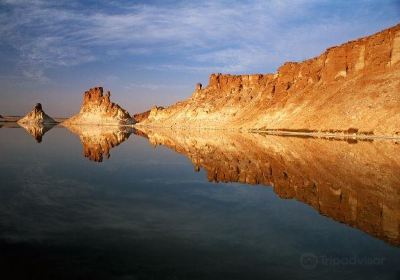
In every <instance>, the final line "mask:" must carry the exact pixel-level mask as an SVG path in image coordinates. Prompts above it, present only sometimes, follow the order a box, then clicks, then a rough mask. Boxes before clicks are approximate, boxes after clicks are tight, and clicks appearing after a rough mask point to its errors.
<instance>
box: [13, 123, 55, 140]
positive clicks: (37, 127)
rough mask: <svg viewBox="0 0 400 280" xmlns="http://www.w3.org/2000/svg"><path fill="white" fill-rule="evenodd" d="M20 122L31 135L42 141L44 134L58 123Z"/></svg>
mask: <svg viewBox="0 0 400 280" xmlns="http://www.w3.org/2000/svg"><path fill="white" fill-rule="evenodd" d="M18 124H19V125H20V126H21V127H22V128H24V129H25V130H26V132H28V133H29V134H30V135H32V137H33V138H35V140H36V141H37V142H38V143H40V142H42V138H43V135H44V134H45V133H46V132H47V131H49V130H50V129H52V128H53V127H54V126H55V125H56V124H41V123H22V122H18Z"/></svg>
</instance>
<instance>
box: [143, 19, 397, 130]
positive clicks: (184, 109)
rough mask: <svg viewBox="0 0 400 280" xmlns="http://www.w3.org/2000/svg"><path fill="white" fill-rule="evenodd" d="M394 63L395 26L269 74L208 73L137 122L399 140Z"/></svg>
mask: <svg viewBox="0 0 400 280" xmlns="http://www.w3.org/2000/svg"><path fill="white" fill-rule="evenodd" d="M399 62H400V24H399V25H396V26H394V27H392V28H389V29H386V30H384V31H381V32H379V33H376V34H374V35H371V36H368V37H364V38H361V39H358V40H355V41H350V42H347V43H345V44H343V45H340V46H337V47H333V48H329V49H327V50H326V51H325V52H324V53H323V54H321V55H320V56H318V57H315V58H312V59H309V60H306V61H303V62H300V63H297V62H288V63H285V64H284V65H282V66H281V67H280V68H279V69H278V71H277V73H275V74H256V75H225V74H212V75H211V76H210V80H209V84H208V86H207V87H205V88H202V86H201V84H198V85H197V86H196V89H195V91H194V93H193V95H192V96H191V97H190V98H189V99H187V100H185V101H182V102H178V103H176V104H175V105H172V106H170V107H167V108H165V109H160V108H158V107H155V108H153V109H152V110H151V111H150V114H149V115H148V117H147V118H144V119H143V120H141V121H140V123H139V125H148V126H162V127H202V128H229V129H246V130H252V129H256V130H290V131H304V132H336V133H343V132H345V133H348V132H350V133H358V134H368V135H372V134H373V135H388V136H400V94H399V92H400V63H399Z"/></svg>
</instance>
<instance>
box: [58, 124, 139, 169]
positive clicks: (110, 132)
mask: <svg viewBox="0 0 400 280" xmlns="http://www.w3.org/2000/svg"><path fill="white" fill-rule="evenodd" d="M63 125H64V126H65V127H66V128H68V129H69V130H70V131H71V132H72V133H74V134H77V135H78V136H79V138H80V140H81V142H82V145H83V155H84V156H85V157H87V158H88V159H90V160H92V161H96V162H102V161H103V159H104V158H109V157H110V150H111V149H112V148H113V147H115V146H118V145H119V144H121V143H122V142H124V141H125V140H126V139H128V138H129V136H130V135H131V134H132V132H133V128H131V127H121V126H97V125H73V124H68V125H67V124H65V123H63Z"/></svg>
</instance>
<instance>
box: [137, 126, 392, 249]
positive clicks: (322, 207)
mask: <svg viewBox="0 0 400 280" xmlns="http://www.w3.org/2000/svg"><path fill="white" fill-rule="evenodd" d="M140 129H141V130H142V132H141V133H142V134H146V135H147V137H148V139H149V141H150V142H151V143H152V144H153V145H155V146H157V145H164V146H166V147H168V148H171V149H172V150H175V151H177V152H179V153H181V154H183V155H185V156H187V157H188V158H189V159H190V160H191V161H192V163H193V165H194V169H195V170H196V171H198V170H200V168H203V169H204V170H205V171H206V173H207V176H208V179H209V181H213V182H240V183H244V184H251V185H252V184H262V185H265V186H271V187H273V189H274V192H275V193H276V194H277V195H278V196H279V197H281V198H283V199H296V200H298V201H301V202H303V203H306V204H308V205H310V206H312V207H313V208H314V209H315V210H316V211H318V212H319V213H321V214H322V215H325V216H327V217H330V218H332V219H334V220H336V221H338V222H342V223H345V224H347V225H350V226H352V227H355V228H358V229H360V230H362V231H364V232H366V233H368V234H370V235H372V236H375V237H377V238H379V239H382V240H385V241H386V242H389V243H391V244H393V245H396V246H400V204H399V201H400V192H399V188H398V186H399V185H400V173H399V172H398V170H399V168H400V158H399V157H398V156H397V155H398V153H399V149H400V148H399V145H398V143H396V142H390V141H373V142H370V141H359V142H357V143H355V142H351V143H349V142H346V141H338V140H335V141H330V140H327V139H315V138H299V137H283V136H272V135H261V134H258V133H243V132H234V131H224V132H220V131H218V130H191V129H188V130H182V129H180V130H175V129H161V128H157V129H151V128H146V127H141V128H140Z"/></svg>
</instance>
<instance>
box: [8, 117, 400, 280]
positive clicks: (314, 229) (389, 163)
mask: <svg viewBox="0 0 400 280" xmlns="http://www.w3.org/2000/svg"><path fill="white" fill-rule="evenodd" d="M44 133H45V134H44ZM399 152H400V145H399V144H397V143H396V142H394V141H373V142H366V141H361V142H360V141H359V142H355V141H349V142H346V141H330V140H324V139H311V138H293V137H278V136H267V135H260V134H245V133H233V132H223V133H222V132H218V131H185V130H182V131H178V130H175V131H172V130H168V129H159V130H154V129H153V130H149V129H142V131H136V130H134V129H132V128H116V127H85V126H81V127H79V126H77V127H68V128H64V127H61V126H56V127H53V128H48V127H25V128H20V127H18V126H17V125H14V126H13V125H10V124H8V125H6V126H4V127H2V128H1V129H0V155H1V157H0V199H1V202H0V266H1V274H2V275H3V276H4V279H340V278H343V279H399V278H400V172H399V171H400V157H399V156H398V155H399ZM2 278H3V277H2Z"/></svg>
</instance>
